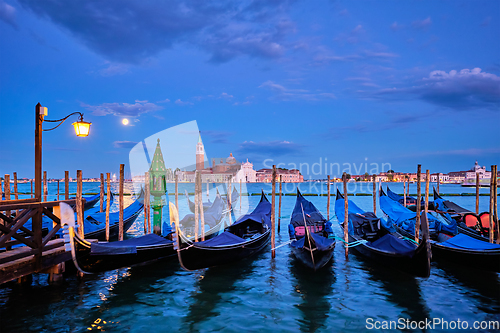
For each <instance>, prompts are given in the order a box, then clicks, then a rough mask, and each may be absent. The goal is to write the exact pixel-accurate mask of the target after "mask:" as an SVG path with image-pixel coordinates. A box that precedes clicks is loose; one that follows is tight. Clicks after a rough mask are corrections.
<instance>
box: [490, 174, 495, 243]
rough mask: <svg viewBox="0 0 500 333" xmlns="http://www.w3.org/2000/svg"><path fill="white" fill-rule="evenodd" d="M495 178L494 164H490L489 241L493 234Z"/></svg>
mask: <svg viewBox="0 0 500 333" xmlns="http://www.w3.org/2000/svg"><path fill="white" fill-rule="evenodd" d="M495 178H496V172H495V165H492V166H491V177H490V209H489V211H490V214H489V215H490V225H489V239H490V243H493V236H494V231H495V225H494V220H493V219H494V216H493V215H494V213H493V209H494V208H495V204H494V195H495Z"/></svg>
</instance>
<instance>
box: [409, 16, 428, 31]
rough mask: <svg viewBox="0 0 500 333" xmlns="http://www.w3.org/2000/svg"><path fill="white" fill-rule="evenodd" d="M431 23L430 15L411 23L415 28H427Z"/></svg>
mask: <svg viewBox="0 0 500 333" xmlns="http://www.w3.org/2000/svg"><path fill="white" fill-rule="evenodd" d="M431 24H432V20H431V18H430V17H428V18H426V19H425V20H420V21H419V20H417V21H413V22H412V23H411V26H412V27H414V28H415V29H422V30H425V29H427V28H429V27H430V26H431Z"/></svg>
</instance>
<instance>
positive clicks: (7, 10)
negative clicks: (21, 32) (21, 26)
mask: <svg viewBox="0 0 500 333" xmlns="http://www.w3.org/2000/svg"><path fill="white" fill-rule="evenodd" d="M0 20H2V21H4V22H5V23H7V24H10V25H11V26H12V27H13V28H14V29H16V30H17V29H18V27H17V23H16V9H15V8H14V7H12V6H11V5H9V4H8V3H6V2H5V1H2V0H0Z"/></svg>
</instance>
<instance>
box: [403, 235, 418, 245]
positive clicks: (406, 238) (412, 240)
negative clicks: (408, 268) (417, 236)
mask: <svg viewBox="0 0 500 333" xmlns="http://www.w3.org/2000/svg"><path fill="white" fill-rule="evenodd" d="M403 239H405V240H409V241H411V242H413V243H415V244H417V245H418V243H417V242H416V241H415V240H414V239H411V238H408V237H405V236H403Z"/></svg>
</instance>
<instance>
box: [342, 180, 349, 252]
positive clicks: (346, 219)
mask: <svg viewBox="0 0 500 333" xmlns="http://www.w3.org/2000/svg"><path fill="white" fill-rule="evenodd" d="M342 182H343V183H344V245H345V246H344V247H345V258H346V259H348V256H349V246H348V245H347V244H348V243H349V230H348V228H349V198H348V196H347V175H346V173H345V172H344V173H343V174H342Z"/></svg>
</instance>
